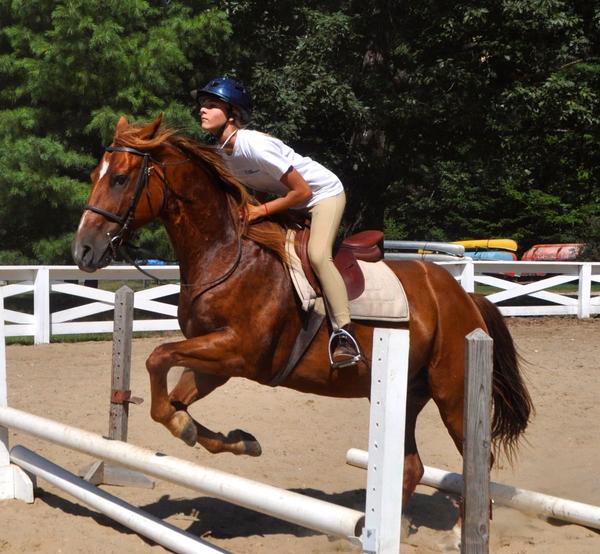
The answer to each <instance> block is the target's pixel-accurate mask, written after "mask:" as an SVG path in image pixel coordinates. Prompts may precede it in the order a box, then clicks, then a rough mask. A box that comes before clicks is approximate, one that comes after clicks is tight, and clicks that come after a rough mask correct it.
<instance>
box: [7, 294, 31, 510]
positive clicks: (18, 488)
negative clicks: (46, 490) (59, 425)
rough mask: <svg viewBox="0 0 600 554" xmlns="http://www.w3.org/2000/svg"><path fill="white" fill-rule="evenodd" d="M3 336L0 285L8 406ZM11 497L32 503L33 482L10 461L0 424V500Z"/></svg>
mask: <svg viewBox="0 0 600 554" xmlns="http://www.w3.org/2000/svg"><path fill="white" fill-rule="evenodd" d="M4 336H5V335H4V293H3V292H2V287H0V408H4V407H6V406H8V385H7V380H6V345H5V339H4ZM13 498H16V499H18V500H23V501H25V502H29V503H32V502H33V482H32V481H31V479H30V478H29V477H28V476H27V474H26V473H25V472H24V471H23V470H22V469H21V468H20V467H18V466H16V465H14V464H11V463H10V456H9V452H8V429H7V428H6V427H3V426H2V425H1V424H0V500H10V499H13Z"/></svg>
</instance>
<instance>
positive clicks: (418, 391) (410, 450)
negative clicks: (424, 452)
mask: <svg viewBox="0 0 600 554" xmlns="http://www.w3.org/2000/svg"><path fill="white" fill-rule="evenodd" d="M421 373H422V375H423V377H419V378H418V380H413V381H412V382H411V383H410V385H409V389H408V395H407V403H406V428H405V431H404V476H403V487H402V508H403V509H404V508H406V505H407V503H408V501H409V500H410V498H411V496H412V494H413V493H414V492H415V489H416V488H417V485H418V484H419V482H420V481H421V478H422V477H423V472H424V467H423V462H422V461H421V457H420V456H419V451H418V449H417V441H416V437H415V427H416V425H417V416H418V415H419V413H420V412H421V410H422V409H423V408H424V407H425V404H427V402H428V401H429V399H430V398H431V397H430V396H429V390H428V386H427V381H426V377H425V375H426V372H425V371H423V372H421Z"/></svg>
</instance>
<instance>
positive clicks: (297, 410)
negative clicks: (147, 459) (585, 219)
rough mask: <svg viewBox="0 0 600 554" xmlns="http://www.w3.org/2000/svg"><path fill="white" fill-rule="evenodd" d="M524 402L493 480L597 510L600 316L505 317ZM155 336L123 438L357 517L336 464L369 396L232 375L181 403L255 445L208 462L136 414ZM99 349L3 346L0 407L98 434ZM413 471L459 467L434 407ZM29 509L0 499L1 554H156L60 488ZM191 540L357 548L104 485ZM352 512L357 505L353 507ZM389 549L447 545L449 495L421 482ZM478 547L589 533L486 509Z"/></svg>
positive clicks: (361, 421)
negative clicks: (518, 358)
mask: <svg viewBox="0 0 600 554" xmlns="http://www.w3.org/2000/svg"><path fill="white" fill-rule="evenodd" d="M507 321H508V324H509V326H510V329H511V332H512V334H513V336H514V338H515V341H516V343H517V345H518V348H519V351H520V352H521V354H522V355H523V356H524V357H525V358H526V359H527V360H528V362H529V365H528V366H527V368H526V377H527V381H528V384H529V388H530V392H531V395H532V397H533V400H534V403H535V406H536V416H535V418H534V420H533V422H532V424H531V426H530V428H529V430H528V432H527V444H523V445H522V447H521V449H520V457H519V459H518V461H517V463H516V465H515V466H514V467H513V468H510V467H505V466H502V467H500V468H498V469H496V470H495V471H494V472H493V475H492V479H493V480H494V481H498V482H502V483H507V484H511V485H515V486H519V487H522V488H526V489H530V490H535V491H539V492H543V493H546V494H552V495H556V496H560V497H564V498H569V499H572V500H578V501H581V502H585V503H588V504H593V505H596V506H600V479H599V478H598V475H599V473H600V462H599V461H598V460H599V458H600V456H599V454H600V403H599V402H598V393H599V392H600V368H599V363H598V361H599V360H600V319H592V320H577V319H575V318H567V317H548V318H509V319H508V320H507ZM161 340H166V339H136V340H135V341H134V345H133V371H132V383H131V388H132V391H133V394H134V395H136V396H142V397H144V398H145V399H146V402H145V403H144V404H142V405H141V406H132V407H131V415H130V422H129V440H130V442H132V443H134V444H137V445H139V446H144V447H146V448H150V449H152V450H158V451H162V452H166V453H168V454H171V455H174V456H178V457H181V458H185V459H189V460H193V461H195V462H197V463H200V464H202V465H206V466H210V467H215V468H219V469H221V470H225V471H228V472H233V473H235V474H238V475H243V476H246V477H249V478H252V479H256V480H259V481H263V482H268V483H271V484H273V485H277V486H280V487H284V488H286V489H290V490H294V491H298V492H301V493H304V494H308V495H311V496H315V497H317V498H321V499H325V500H329V501H332V502H337V503H341V504H344V505H347V506H351V507H355V508H357V509H364V486H365V477H366V474H365V472H364V471H363V470H360V469H357V468H353V467H349V466H347V465H345V463H344V462H345V453H346V451H347V450H348V448H351V447H359V448H364V447H366V443H367V430H368V410H369V406H368V402H367V401H366V400H336V399H329V398H321V397H317V396H312V395H307V394H300V393H297V392H294V391H290V390H287V389H283V388H279V389H270V388H266V387H260V386H258V385H255V384H254V383H251V382H248V381H246V380H234V381H231V382H230V383H228V384H227V385H226V386H224V387H222V388H221V389H219V390H217V391H215V392H214V393H213V394H212V395H210V396H209V397H208V398H206V399H205V400H203V401H201V402H199V403H197V404H196V405H194V406H193V408H192V410H191V412H192V414H193V415H194V416H195V417H196V418H198V419H199V420H201V421H202V422H203V423H204V424H205V425H207V426H209V427H211V428H213V429H214V430H220V431H224V432H227V431H229V430H231V429H236V428H243V429H245V430H246V431H248V432H250V433H252V434H254V435H255V436H256V437H257V438H258V439H259V441H260V442H261V444H262V447H263V455H262V456H261V457H260V458H243V457H235V456H233V455H229V454H221V455H217V456H213V455H210V454H209V453H207V452H206V451H204V450H201V449H199V448H195V449H190V448H189V447H187V446H185V445H184V444H183V443H182V442H180V441H177V440H176V439H174V438H172V437H171V435H170V434H169V433H168V431H166V430H165V429H164V428H162V427H161V426H159V425H157V424H155V423H153V422H152V420H151V419H150V417H149V414H148V409H149V402H148V399H149V387H148V379H147V376H146V372H145V368H144V360H145V358H146V356H147V355H148V354H149V353H150V351H151V350H152V348H153V347H154V346H156V344H158V342H160V341H161ZM111 349H112V343H111V342H110V341H107V342H94V343H91V342H90V343H77V344H51V345H44V346H35V347H34V346H9V347H8V348H7V365H8V374H9V405H10V406H12V407H14V408H20V409H24V410H27V411H29V412H32V413H34V414H39V415H43V416H45V417H49V418H51V419H54V420H57V421H60V422H64V423H68V424H72V425H75V426H78V427H81V428H84V429H86V430H90V431H94V432H97V433H100V434H107V431H108V403H109V389H110V365H111ZM417 438H418V440H419V444H420V451H421V455H422V458H423V461H424V463H425V464H427V465H430V466H434V467H439V468H442V469H447V470H450V471H460V470H461V460H460V458H459V456H458V454H457V453H456V451H455V449H454V446H453V445H452V444H451V442H450V439H449V437H448V435H447V433H446V432H445V430H444V428H443V426H442V424H441V422H440V419H439V417H438V415H437V412H436V410H435V407H434V406H433V405H431V404H430V405H428V406H427V407H426V408H425V410H424V412H423V414H422V415H421V416H420V419H419V423H418V437H417ZM10 441H11V445H15V444H24V445H25V446H28V447H30V448H32V449H34V450H36V451H38V452H39V453H40V454H42V455H43V456H46V457H48V458H49V459H51V460H53V461H55V462H57V463H59V464H60V465H62V466H63V467H66V468H67V469H69V470H70V471H72V472H74V473H77V472H78V471H79V469H80V468H82V467H84V466H86V465H88V464H89V463H90V462H92V461H93V460H91V459H90V458H89V457H88V456H86V455H84V454H79V453H76V452H72V451H69V450H65V449H63V448H60V447H57V446H54V445H51V444H47V443H45V442H43V441H40V440H37V439H34V438H31V437H28V436H26V435H22V434H18V433H14V432H11V433H10ZM38 486H39V487H40V488H39V489H38V491H37V497H36V500H35V503H34V504H33V505H27V504H23V503H20V502H17V501H0V522H1V524H0V553H28V554H29V553H68V554H78V553H85V554H88V553H89V552H90V551H93V552H101V553H117V552H118V553H122V552H127V553H129V554H137V553H143V552H154V553H160V552H165V550H164V549H163V548H162V547H160V546H157V545H154V544H152V543H150V542H149V541H147V540H146V539H144V538H142V537H140V536H138V535H136V534H135V533H133V532H131V531H129V530H128V529H126V528H124V527H121V526H120V525H117V524H114V523H113V522H111V521H110V520H109V519H107V518H106V517H105V516H103V515H101V514H98V513H96V512H95V511H93V510H91V509H89V508H87V507H86V506H84V505H82V504H80V503H79V502H78V501H76V500H74V499H73V498H71V497H69V496H68V495H67V494H65V493H63V492H61V491H60V490H58V489H56V488H54V487H52V486H51V485H49V484H47V483H45V482H43V481H39V482H38ZM105 488H106V490H108V491H109V492H111V493H112V494H115V495H117V496H120V497H121V498H123V499H124V500H126V501H128V502H130V503H132V504H135V505H138V506H140V507H142V508H143V509H144V510H146V511H148V512H150V513H152V514H154V515H157V516H159V517H161V518H163V519H165V520H167V521H169V522H170V523H172V524H174V525H176V526H178V527H180V528H182V529H185V530H187V531H189V532H191V533H193V534H194V535H197V536H203V537H205V538H206V539H207V540H208V541H210V542H212V543H214V544H217V545H219V546H221V547H222V548H224V549H226V550H228V551H231V552H235V553H248V554H250V553H266V552H268V553H289V554H300V553H302V554H310V553H315V554H316V553H330V552H358V549H357V548H356V547H354V546H352V545H350V544H349V543H348V542H346V541H345V540H342V539H333V538H330V537H327V536H324V535H321V534H319V533H315V532H312V531H308V530H305V529H302V528H299V527H296V526H294V525H291V524H287V523H284V522H281V521H278V520H275V519H273V518H270V517H267V516H263V515H261V514H256V513H254V512H250V511H248V510H245V509H242V508H238V507H235V506H232V505H229V504H226V503H224V502H221V501H219V500H215V499H211V498H208V497H204V496H201V495H200V494H199V493H195V492H193V491H190V490H187V489H183V488H180V487H177V486H174V485H171V484H169V483H165V482H160V481H157V482H156V486H155V488H154V489H153V490H148V489H135V488H124V487H105ZM361 505H362V506H361ZM408 517H409V521H410V526H409V527H408V532H407V534H406V536H405V537H404V538H403V543H402V552H407V553H415V552H417V553H433V552H444V551H452V550H453V548H452V546H451V544H452V543H453V539H454V537H453V534H452V530H451V529H452V525H453V522H454V520H455V518H456V509H455V508H454V505H453V503H452V499H451V498H450V497H449V495H447V494H445V493H441V492H439V491H435V490H434V489H430V488H427V487H423V486H420V487H419V488H418V489H417V493H416V494H415V495H414V497H413V498H412V500H411V504H410V508H409V514H408ZM491 530H492V531H491V532H492V536H491V551H492V552H495V553H496V552H497V553H502V554H533V553H539V554H541V553H544V554H559V553H560V554H563V553H565V552H568V553H579V554H586V553H588V554H591V553H597V552H600V532H598V531H594V530H591V529H588V528H585V527H580V526H577V525H571V524H565V523H561V522H558V521H547V520H545V519H541V518H537V517H535V516H532V515H525V514H522V513H519V512H517V511H515V510H513V509H509V508H503V507H495V509H494V518H493V522H492V528H491Z"/></svg>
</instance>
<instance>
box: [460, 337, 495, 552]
mask: <svg viewBox="0 0 600 554" xmlns="http://www.w3.org/2000/svg"><path fill="white" fill-rule="evenodd" d="M493 348H494V341H493V340H492V339H491V338H490V337H489V336H488V335H487V334H486V333H484V332H483V331H482V330H481V329H475V330H474V331H473V332H472V333H470V334H469V335H467V336H466V338H465V352H466V356H465V394H464V398H465V414H464V444H463V478H464V495H463V498H464V508H465V509H464V521H463V525H462V530H461V535H462V536H461V552H462V554H486V553H487V552H489V536H490V461H491V458H490V449H491V417H490V416H491V407H492V368H493Z"/></svg>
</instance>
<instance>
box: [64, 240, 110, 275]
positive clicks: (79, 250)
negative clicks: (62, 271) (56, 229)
mask: <svg viewBox="0 0 600 554" xmlns="http://www.w3.org/2000/svg"><path fill="white" fill-rule="evenodd" d="M71 254H72V255H73V261H74V262H75V263H76V264H77V266H78V267H79V269H81V271H86V272H88V273H93V272H94V271H96V270H97V269H100V268H102V267H106V266H107V265H108V264H109V263H110V261H111V260H112V252H111V249H110V248H109V247H108V245H107V243H106V241H104V243H103V244H101V245H98V244H96V241H87V240H84V239H82V238H80V237H75V240H74V241H73V245H72V247H71Z"/></svg>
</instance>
